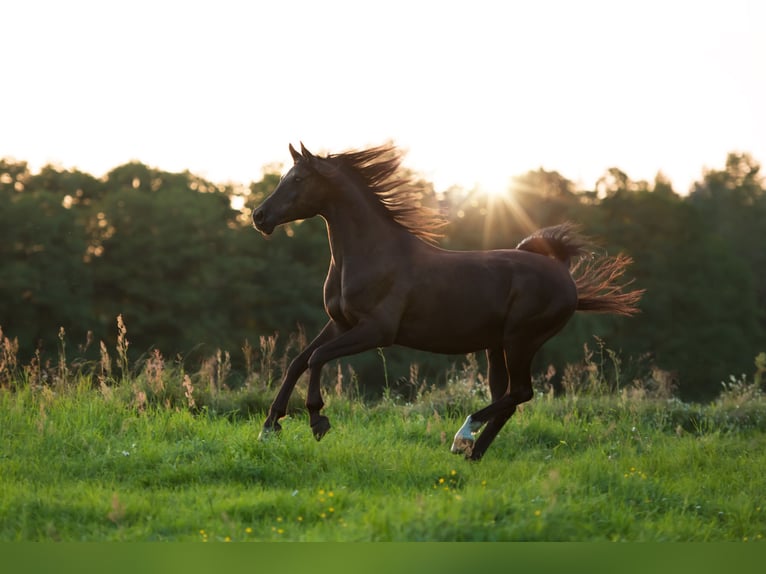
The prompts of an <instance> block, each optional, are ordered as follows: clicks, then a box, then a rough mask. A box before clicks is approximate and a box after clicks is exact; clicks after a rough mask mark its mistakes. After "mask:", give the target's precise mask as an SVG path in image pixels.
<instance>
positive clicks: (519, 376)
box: [452, 345, 537, 460]
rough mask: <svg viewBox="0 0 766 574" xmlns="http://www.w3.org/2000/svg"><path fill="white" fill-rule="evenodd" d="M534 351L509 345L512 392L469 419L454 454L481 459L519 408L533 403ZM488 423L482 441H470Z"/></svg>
mask: <svg viewBox="0 0 766 574" xmlns="http://www.w3.org/2000/svg"><path fill="white" fill-rule="evenodd" d="M536 350H537V347H535V348H534V350H532V351H529V352H525V350H524V348H523V347H522V346H521V345H518V346H515V345H513V346H512V345H507V346H506V349H505V367H506V368H507V373H508V375H507V376H509V377H510V389H509V392H508V393H507V394H505V395H504V396H503V397H502V398H500V399H499V400H497V401H495V402H494V403H492V404H491V405H489V406H487V407H484V408H483V409H480V410H478V411H476V412H475V413H473V414H471V415H469V416H468V418H467V419H466V421H465V423H463V426H462V427H461V428H460V430H458V432H457V434H456V435H455V441H454V442H453V445H452V452H454V453H456V454H457V453H461V452H462V453H464V454H465V455H466V457H468V458H471V459H472V460H478V459H480V458H481V457H482V456H484V453H485V452H486V450H487V449H488V448H489V445H490V444H492V441H493V440H494V439H495V437H496V436H497V434H498V433H499V432H500V430H501V429H502V428H503V426H504V425H505V423H506V422H508V419H509V418H511V416H512V415H513V413H514V412H516V405H518V404H521V403H523V402H526V401H528V400H530V399H531V398H532V396H533V391H532V377H531V374H530V367H531V363H532V357H533V356H534V351H536ZM485 423H486V424H487V426H486V428H485V429H484V430H483V431H482V433H481V435H479V438H478V439H476V440H475V442H474V441H473V440H470V441H469V440H467V439H468V437H469V436H470V437H471V439H472V433H473V432H476V431H477V430H478V429H479V428H481V426H482V425H484V424H485Z"/></svg>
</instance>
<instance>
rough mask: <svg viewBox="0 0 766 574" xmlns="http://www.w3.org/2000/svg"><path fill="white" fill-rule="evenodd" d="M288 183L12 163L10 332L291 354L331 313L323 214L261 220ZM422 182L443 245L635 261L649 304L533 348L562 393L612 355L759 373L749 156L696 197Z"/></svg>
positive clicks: (695, 385)
mask: <svg viewBox="0 0 766 574" xmlns="http://www.w3.org/2000/svg"><path fill="white" fill-rule="evenodd" d="M278 181H279V170H278V168H277V167H270V168H265V169H264V173H263V176H262V179H261V180H259V181H257V182H253V183H251V184H250V185H249V186H246V187H245V186H239V185H233V184H226V185H223V184H216V183H213V182H210V181H207V180H205V179H203V178H200V177H198V176H196V175H194V174H192V173H189V172H183V173H169V172H165V171H162V170H160V169H155V168H152V167H149V166H146V165H144V164H142V163H138V162H131V163H128V164H125V165H122V166H119V167H117V168H115V169H113V170H112V171H110V172H109V173H108V174H106V175H105V176H104V177H102V178H97V177H94V176H92V175H90V174H88V173H84V172H82V171H79V170H76V169H72V170H70V169H63V168H59V167H55V166H51V165H49V166H45V167H43V168H42V169H40V170H39V172H37V173H32V171H31V170H30V169H29V167H28V165H27V164H26V163H25V162H18V161H12V160H8V159H4V160H0V206H2V207H1V208H0V327H1V328H2V330H3V335H2V337H0V340H1V339H4V338H10V339H9V340H15V341H17V343H18V347H19V351H18V352H19V355H20V356H21V357H25V358H26V359H27V360H29V359H30V358H32V357H35V356H37V357H38V359H39V360H44V358H45V357H55V356H56V354H57V353H59V352H61V351H62V349H61V347H62V345H65V344H66V345H67V349H66V351H67V352H68V353H70V354H73V353H77V354H78V355H79V356H82V357H83V359H84V360H86V359H88V358H89V357H90V358H93V357H97V356H98V343H99V342H100V341H105V342H106V343H107V344H109V345H112V344H113V342H114V340H115V339H116V337H117V329H116V327H115V319H116V317H117V316H118V315H121V316H122V318H123V320H124V322H125V324H126V326H127V329H128V339H129V341H130V350H131V352H132V353H134V354H135V355H136V356H138V355H141V354H145V353H148V352H150V351H151V350H152V349H155V348H156V349H160V350H161V352H162V353H163V354H164V355H165V356H166V357H175V356H178V357H179V359H178V360H181V361H199V360H201V359H202V358H204V357H205V356H209V355H210V353H213V352H215V350H216V349H224V350H228V351H230V352H231V356H232V361H233V362H234V363H235V364H236V363H237V362H238V361H242V360H244V359H242V358H241V355H242V353H240V352H239V350H240V349H241V348H242V347H243V345H244V346H249V345H254V346H255V347H257V346H258V345H257V341H259V340H260V338H261V337H269V336H273V335H275V334H278V341H279V342H280V344H281V345H282V347H283V348H284V346H285V345H286V344H287V342H288V340H289V339H290V335H291V334H294V333H297V332H301V331H305V333H306V334H307V336H309V337H310V336H313V334H314V333H315V332H316V330H317V329H318V328H319V327H320V326H321V325H322V324H323V323H324V311H323V309H322V295H321V292H322V289H321V286H322V283H323V280H324V275H325V273H326V270H327V264H328V258H329V250H328V246H327V237H326V231H325V228H324V224H323V223H322V221H321V220H319V219H318V218H317V219H313V220H308V221H304V222H299V223H295V224H291V225H288V226H285V227H282V228H279V229H278V230H277V232H276V233H275V234H274V235H273V236H272V237H270V238H269V239H268V240H267V239H264V238H262V237H261V236H260V235H259V234H257V233H256V232H255V231H254V230H253V229H252V226H251V223H250V213H251V211H252V209H253V208H254V207H255V206H257V205H258V204H259V203H260V202H261V201H262V200H263V199H264V198H265V196H266V195H267V194H268V193H270V192H271V190H272V189H273V188H274V187H275V186H276V184H277V182H278ZM419 184H420V186H421V187H422V190H423V194H424V198H425V199H428V200H431V201H433V202H434V205H436V206H438V207H439V208H440V209H441V210H442V211H443V212H444V213H445V215H446V217H447V219H448V220H449V224H448V226H447V227H446V228H445V237H444V239H443V241H442V245H443V246H444V247H447V248H450V249H487V248H497V247H512V246H514V245H515V244H516V243H517V242H518V241H519V240H520V239H521V238H523V237H524V236H526V235H527V234H528V233H529V232H530V231H532V229H533V228H537V227H543V226H547V225H553V224H556V223H560V222H562V221H573V222H576V223H579V224H581V225H582V228H583V231H584V232H585V233H586V234H587V235H591V236H593V237H597V238H599V239H600V240H601V241H602V244H601V246H600V248H601V249H605V250H606V251H608V252H610V253H617V252H620V251H621V252H624V253H626V254H628V255H630V256H631V257H633V259H634V261H635V263H634V264H633V266H632V267H631V268H630V271H629V273H630V274H631V277H632V278H634V279H635V283H634V285H635V286H636V287H639V288H643V289H646V294H645V296H644V299H643V301H642V303H641V310H642V312H641V314H640V315H639V316H637V317H635V318H631V319H623V318H613V317H602V316H596V317H592V316H590V317H585V316H576V317H575V319H574V320H573V321H571V322H570V324H569V325H568V326H567V327H566V328H565V329H564V331H562V333H561V334H560V335H559V336H557V337H556V338H554V339H553V340H552V341H550V342H549V343H548V344H547V345H546V346H545V347H544V349H543V350H542V352H541V353H540V354H539V356H538V358H537V363H536V368H537V370H538V372H540V373H541V377H543V378H546V379H550V380H551V381H552V382H553V384H554V385H555V383H556V381H557V380H559V379H560V377H561V376H562V374H563V372H564V369H565V366H566V365H567V364H571V363H576V362H578V361H582V358H583V353H588V352H591V353H592V352H596V351H599V352H601V353H603V354H604V357H605V358H604V360H605V361H612V362H615V377H620V378H621V379H622V380H620V381H616V384H617V383H619V384H621V385H625V384H629V383H630V379H631V377H635V378H639V377H641V378H646V377H655V378H664V379H666V380H667V379H670V380H672V381H673V382H674V383H675V384H676V385H677V387H678V389H679V390H680V393H681V394H682V395H683V396H684V397H686V398H693V399H704V398H707V397H710V396H712V395H713V394H715V393H717V392H718V390H719V389H720V384H721V381H724V380H728V378H729V376H730V375H731V374H734V375H737V376H738V375H739V374H740V373H747V374H750V373H752V371H753V359H754V357H755V356H756V355H757V354H758V353H759V352H762V351H764V350H766V186H765V184H764V178H763V176H762V175H761V174H760V165H759V164H758V163H757V162H756V161H755V160H754V159H753V158H752V157H751V156H749V155H748V154H741V153H732V154H729V155H728V157H727V158H726V161H725V165H724V166H723V168H721V169H713V170H707V171H705V172H704V173H703V174H702V176H701V178H700V180H699V181H698V182H696V183H695V184H694V185H693V188H692V189H691V191H690V193H689V194H688V195H680V194H678V193H676V191H675V190H674V189H673V187H672V184H671V182H670V181H668V180H667V179H666V178H664V177H663V176H662V175H661V174H659V175H658V176H657V177H656V178H655V180H654V181H653V182H647V181H634V180H632V179H631V178H630V177H629V176H628V175H627V174H625V173H624V172H623V171H621V170H619V169H617V168H612V169H609V170H607V171H606V172H605V174H604V176H603V177H602V178H601V179H600V180H599V182H598V183H597V185H596V189H593V190H585V191H583V190H578V189H577V188H576V186H575V184H574V183H573V182H571V181H570V180H568V179H566V178H565V177H563V176H562V175H561V174H559V173H557V172H555V171H546V170H543V169H540V170H537V171H531V172H528V173H526V174H524V175H523V176H520V177H518V178H516V179H515V181H514V183H513V185H512V186H511V187H510V189H508V190H507V193H506V194H504V195H499V196H497V195H491V196H490V195H486V194H483V193H480V192H478V191H476V190H466V189H461V188H457V187H453V188H451V189H449V190H447V191H446V192H441V193H435V192H434V189H433V186H432V185H431V184H430V183H429V182H427V181H420V182H419ZM234 206H236V207H237V208H236V209H235V207H234ZM240 206H241V207H240ZM594 336H595V337H597V339H594ZM246 341H247V343H246ZM604 349H606V352H605V351H604ZM381 357H382V358H381ZM354 361H356V362H354ZM351 363H352V364H354V365H355V368H356V370H357V373H358V378H359V384H360V385H361V386H368V387H370V388H375V387H379V386H380V385H381V384H383V381H385V382H388V383H390V382H391V381H392V380H399V379H408V378H409V379H412V370H411V369H410V365H411V364H412V363H417V364H418V365H420V369H419V371H418V373H419V374H416V378H417V376H420V377H426V378H428V379H430V380H431V381H433V382H435V383H438V382H439V381H440V378H441V380H443V377H444V376H445V373H446V372H447V371H448V367H449V362H448V360H447V359H445V358H439V357H435V356H429V355H425V354H421V353H415V352H410V351H405V350H401V349H391V350H386V351H385V355H383V356H381V355H379V354H377V353H368V354H366V355H365V356H363V357H361V358H359V359H355V360H352V361H351ZM617 363H619V367H620V368H619V369H617V368H616V367H617ZM549 365H550V366H552V368H551V367H549ZM328 370H329V369H328ZM410 382H412V381H410Z"/></svg>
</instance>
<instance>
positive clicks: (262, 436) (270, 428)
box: [258, 423, 282, 441]
mask: <svg viewBox="0 0 766 574" xmlns="http://www.w3.org/2000/svg"><path fill="white" fill-rule="evenodd" d="M281 430H282V425H280V424H279V423H274V424H273V425H268V424H264V425H263V428H262V429H261V432H260V433H259V434H258V440H260V441H267V440H271V439H272V438H275V437H276V436H278V435H279V431H281Z"/></svg>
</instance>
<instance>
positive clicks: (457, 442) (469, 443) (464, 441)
mask: <svg viewBox="0 0 766 574" xmlns="http://www.w3.org/2000/svg"><path fill="white" fill-rule="evenodd" d="M474 442H476V441H474V440H473V437H470V438H466V437H462V436H458V435H455V439H454V440H453V441H452V447H451V448H450V451H452V454H464V455H465V456H466V458H468V457H470V456H471V453H472V452H473V445H474Z"/></svg>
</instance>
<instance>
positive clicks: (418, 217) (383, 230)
mask: <svg viewBox="0 0 766 574" xmlns="http://www.w3.org/2000/svg"><path fill="white" fill-rule="evenodd" d="M290 153H291V154H292V157H293V160H294V162H295V163H294V165H293V167H292V168H291V169H290V170H289V171H288V172H287V173H286V174H285V175H284V177H283V178H282V180H281V181H280V182H279V185H278V186H277V188H276V189H275V190H274V192H273V193H272V194H271V195H270V196H269V197H268V198H266V200H264V202H263V203H262V204H261V205H260V206H259V207H258V208H257V209H256V210H255V212H254V213H253V223H254V225H255V227H256V228H257V229H258V230H259V231H261V232H262V233H263V234H265V235H269V234H270V233H272V232H273V231H274V228H275V227H276V226H277V225H280V224H283V223H287V222H290V221H295V220H297V219H307V218H309V217H314V216H316V215H319V216H320V217H322V218H323V219H324V220H325V222H326V223H327V232H328V236H329V241H330V251H331V258H330V269H329V271H328V273H327V279H326V280H325V284H324V302H325V310H326V311H327V314H328V315H329V317H330V320H329V321H328V322H327V324H326V325H325V327H324V328H323V329H322V331H321V332H320V333H319V335H317V337H316V338H315V339H314V340H313V341H312V342H311V343H310V344H309V345H308V346H307V347H306V348H305V349H304V350H303V351H302V352H301V353H300V354H299V355H298V356H297V357H296V358H295V359H294V360H293V361H292V363H290V366H289V368H288V370H287V373H286V375H285V378H284V381H283V383H282V386H281V388H280V389H279V393H278V394H277V396H276V399H275V400H274V402H273V403H272V405H271V408H270V409H269V414H268V417H267V419H266V421H265V423H264V425H263V433H262V434H264V433H269V432H273V431H278V430H279V429H280V425H279V419H280V418H281V417H283V416H284V415H285V412H286V408H287V402H288V399H289V397H290V395H291V393H292V392H293V389H294V388H295V384H296V382H297V380H298V378H299V377H300V375H301V374H303V373H304V372H305V371H306V369H308V370H309V384H308V393H307V398H306V407H307V408H308V412H309V422H310V424H311V428H312V430H313V432H314V436H315V437H316V438H317V440H319V439H321V438H322V437H323V436H324V434H325V433H326V432H327V431H328V430H329V428H330V422H329V420H328V419H327V417H326V416H324V415H322V414H320V411H321V409H322V407H323V406H324V402H323V401H322V396H321V392H320V385H319V375H320V370H321V368H322V366H323V365H324V364H325V363H327V362H328V361H332V360H333V359H337V358H339V357H343V356H347V355H352V354H355V353H360V352H362V351H366V350H369V349H375V348H377V347H387V346H389V345H394V344H397V345H403V346H406V347H411V348H415V349H421V350H426V351H431V352H436V353H450V354H453V353H455V354H456V353H461V354H463V353H471V352H475V351H480V350H486V352H487V356H488V359H489V387H490V393H491V396H492V403H491V404H490V405H489V406H488V407H486V408H484V409H481V410H479V411H477V412H475V413H473V414H471V415H470V416H469V417H468V418H467V419H466V421H465V424H464V425H463V426H462V427H461V429H460V430H459V431H458V432H457V434H456V435H455V441H454V443H453V445H452V452H455V453H461V452H462V453H465V455H466V456H468V457H470V458H473V459H479V458H481V456H482V455H483V454H484V452H485V451H486V450H487V447H488V446H489V445H490V443H491V442H492V440H493V439H494V438H495V436H496V435H497V433H498V432H499V431H500V429H501V428H502V427H503V425H504V424H505V422H506V421H507V420H508V419H509V418H510V417H511V415H512V414H513V413H514V411H515V410H516V405H518V404H520V403H523V402H525V401H528V400H530V399H531V398H532V395H533V393H532V384H531V375H530V366H531V363H532V358H533V357H534V355H535V353H536V352H537V350H538V349H539V348H540V347H541V346H542V344H543V343H545V341H547V340H548V339H550V338H551V337H552V336H553V335H555V334H556V333H557V332H558V331H559V330H560V329H561V328H562V327H563V326H564V325H565V324H566V322H567V321H568V320H569V318H570V317H571V316H572V314H573V313H574V312H575V311H576V310H578V309H579V310H583V311H596V312H608V313H617V314H622V315H631V314H633V313H635V312H636V304H637V303H638V301H639V299H640V297H641V292H640V291H628V292H625V291H623V286H621V285H619V284H618V283H617V282H616V280H617V279H618V278H619V277H620V276H621V275H622V273H623V272H624V270H625V267H626V266H627V265H628V264H629V263H630V260H629V259H628V258H626V257H621V256H620V257H616V258H612V257H602V258H600V259H596V260H593V259H591V260H590V262H586V263H585V264H584V265H578V267H576V269H575V270H573V273H570V270H569V263H570V259H573V258H577V257H579V256H581V255H583V254H584V249H585V246H586V243H585V242H584V240H583V239H582V238H581V237H580V236H579V235H578V234H577V232H576V230H575V228H574V226H572V225H569V224H563V225H559V226H556V227H551V228H547V229H543V230H541V231H538V232H537V233H535V234H533V235H532V236H530V237H528V238H526V239H524V240H523V241H522V242H521V243H520V244H519V245H518V246H517V248H516V249H503V250H494V251H447V250H443V249H440V248H438V247H436V246H435V245H434V244H433V240H434V238H435V237H437V236H438V235H437V232H438V229H439V226H440V224H441V223H442V221H441V220H440V218H439V217H438V216H437V215H436V214H435V212H433V211H431V210H428V209H426V208H423V207H421V206H420V202H419V198H418V196H417V194H415V193H414V192H413V188H412V186H410V185H409V182H408V181H407V179H406V178H404V177H403V176H401V172H400V171H399V169H398V168H399V162H400V154H399V153H398V152H397V150H396V149H395V148H394V147H393V146H390V145H386V146H380V147H376V148H372V149H367V150H362V151H353V152H347V153H342V154H336V155H329V156H327V157H319V156H316V155H313V154H311V153H310V152H309V151H308V150H307V149H306V148H305V147H303V144H301V151H300V152H298V151H296V150H295V149H294V148H293V147H292V145H291V146H290ZM573 275H574V277H575V278H573ZM484 424H486V427H485V428H484V430H483V432H482V433H481V434H480V435H479V437H478V438H477V439H475V438H474V435H475V433H476V432H477V431H478V430H479V429H480V428H481V427H482V426H483V425H484Z"/></svg>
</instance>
